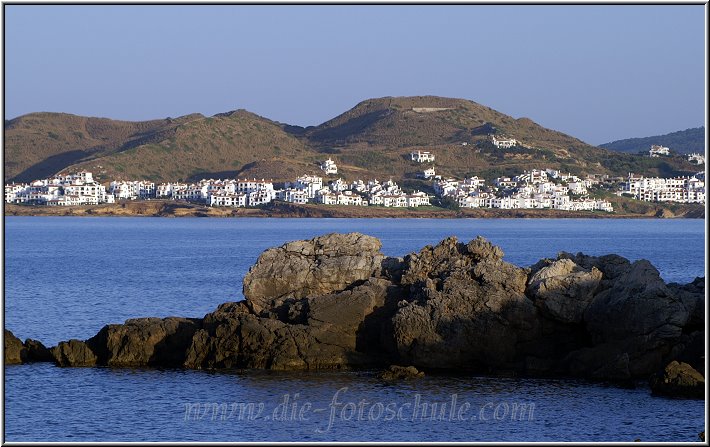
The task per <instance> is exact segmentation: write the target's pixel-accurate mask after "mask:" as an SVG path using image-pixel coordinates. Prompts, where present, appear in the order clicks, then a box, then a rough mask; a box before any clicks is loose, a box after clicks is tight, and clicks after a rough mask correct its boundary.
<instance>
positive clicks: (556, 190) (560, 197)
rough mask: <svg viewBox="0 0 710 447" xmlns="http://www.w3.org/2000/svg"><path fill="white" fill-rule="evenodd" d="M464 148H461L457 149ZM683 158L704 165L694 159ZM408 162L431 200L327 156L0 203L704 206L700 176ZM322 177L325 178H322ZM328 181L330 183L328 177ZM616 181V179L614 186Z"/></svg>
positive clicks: (26, 190) (661, 151)
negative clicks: (284, 176) (288, 168)
mask: <svg viewBox="0 0 710 447" xmlns="http://www.w3.org/2000/svg"><path fill="white" fill-rule="evenodd" d="M489 137H490V139H491V142H492V143H493V145H494V146H496V147H498V148H511V147H515V146H523V147H524V146H525V145H524V144H523V143H522V142H520V141H518V140H516V139H512V138H504V137H503V138H499V137H497V136H496V135H489ZM462 144H464V143H462ZM668 154H669V150H668V148H667V147H663V146H658V145H653V146H652V147H651V149H650V150H649V156H650V157H659V156H664V155H668ZM688 159H689V160H692V161H694V162H696V163H698V164H704V161H705V160H704V157H703V156H701V155H700V154H690V155H689V156H688ZM410 160H411V162H413V163H418V164H423V165H424V168H423V169H422V170H421V171H420V172H419V174H418V177H419V178H421V179H424V180H427V181H429V182H430V189H431V191H433V193H434V194H433V195H430V194H427V193H426V192H424V191H419V190H413V191H405V190H403V189H402V188H401V187H400V186H399V185H398V184H397V183H396V182H395V181H393V180H392V179H389V180H387V181H382V182H381V181H380V180H378V179H371V180H367V181H363V180H360V179H357V180H354V181H350V182H348V181H346V180H344V179H343V178H340V177H338V178H332V177H333V176H335V175H337V174H338V166H337V164H336V162H335V161H334V160H332V159H331V158H330V157H329V158H328V159H326V160H323V161H322V162H321V163H320V169H321V171H322V174H320V175H316V174H313V173H310V174H304V175H301V176H299V177H297V178H296V179H295V180H293V181H290V182H285V183H283V184H282V185H278V187H277V186H275V184H274V182H273V181H271V180H266V179H260V180H258V179H256V178H252V179H246V178H245V179H238V178H237V179H217V180H215V179H207V180H200V181H198V182H193V183H183V182H167V183H160V184H157V185H156V184H155V183H154V182H150V181H145V180H114V181H111V182H110V183H108V185H104V184H101V183H99V182H97V181H95V180H94V177H93V174H92V173H91V172H88V171H81V172H78V173H73V174H66V175H56V176H54V177H52V178H46V179H40V180H35V181H33V182H30V183H12V184H6V185H5V202H6V203H14V204H28V205H46V206H71V205H98V204H101V203H115V202H116V201H120V200H151V199H171V200H176V201H186V202H193V203H204V204H206V205H209V206H217V207H258V206H261V205H265V204H268V203H270V202H272V201H282V202H287V203H295V204H306V203H316V204H323V205H344V206H382V207H388V208H389V207H394V208H416V207H420V206H430V205H432V200H433V199H434V200H436V201H437V204H439V205H440V206H447V207H451V206H456V207H461V208H499V209H554V210H562V211H603V212H613V211H614V209H613V206H612V205H611V203H610V202H609V201H608V200H604V199H599V198H592V197H590V194H589V189H590V188H599V187H601V186H605V187H607V188H608V187H609V185H610V184H614V182H615V181H616V182H617V184H620V187H618V189H617V190H616V191H615V194H617V195H620V196H626V197H631V198H634V199H637V200H643V201H648V202H678V203H704V202H705V174H704V172H699V173H697V174H695V175H693V176H684V177H675V178H660V177H643V176H639V175H635V174H633V173H629V174H628V177H627V178H626V179H618V178H616V179H613V178H609V176H607V175H588V176H587V177H586V178H584V179H582V178H580V177H578V176H576V175H572V174H570V173H567V174H565V173H562V172H560V171H559V170H555V169H549V168H546V169H531V170H525V171H523V172H521V173H520V174H518V175H514V176H511V177H507V176H502V177H497V178H495V179H492V181H491V182H489V183H487V180H486V179H484V178H479V177H477V176H473V177H469V178H464V179H456V178H451V177H442V176H441V175H437V174H436V168H435V166H434V162H435V161H436V155H435V154H434V153H432V152H430V151H422V150H417V151H413V152H411V153H410ZM323 175H324V176H326V178H325V180H324V178H323ZM328 176H330V177H331V179H328ZM620 180H621V181H620Z"/></svg>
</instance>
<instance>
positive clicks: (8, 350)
mask: <svg viewBox="0 0 710 447" xmlns="http://www.w3.org/2000/svg"><path fill="white" fill-rule="evenodd" d="M4 337H5V338H4V345H5V364H6V365H17V364H19V363H23V361H22V360H23V350H24V346H22V341H20V339H19V338H17V337H15V334H13V333H12V332H10V331H8V330H7V329H5V336H4Z"/></svg>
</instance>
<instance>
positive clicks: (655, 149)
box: [648, 144, 670, 157]
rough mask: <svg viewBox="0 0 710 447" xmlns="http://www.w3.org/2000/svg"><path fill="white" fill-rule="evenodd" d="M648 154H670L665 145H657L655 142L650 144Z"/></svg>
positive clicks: (655, 155) (652, 155)
mask: <svg viewBox="0 0 710 447" xmlns="http://www.w3.org/2000/svg"><path fill="white" fill-rule="evenodd" d="M648 155H649V156H650V157H660V156H661V155H670V149H669V148H667V147H665V146H659V145H657V144H653V145H651V149H649V150H648Z"/></svg>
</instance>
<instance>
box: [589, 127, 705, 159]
mask: <svg viewBox="0 0 710 447" xmlns="http://www.w3.org/2000/svg"><path fill="white" fill-rule="evenodd" d="M653 144H657V145H660V146H666V147H668V148H670V149H671V151H675V152H677V153H680V154H691V153H694V152H695V153H701V154H702V153H704V152H705V126H700V127H691V128H688V129H685V130H678V131H675V132H670V133H667V134H663V135H655V136H651V137H634V138H625V139H622V140H616V141H612V142H610V143H604V144H600V145H599V147H604V148H607V149H611V150H614V151H618V152H625V153H637V152H648V150H649V149H650V147H651V145H653Z"/></svg>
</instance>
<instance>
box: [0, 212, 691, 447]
mask: <svg viewBox="0 0 710 447" xmlns="http://www.w3.org/2000/svg"><path fill="white" fill-rule="evenodd" d="M704 226H705V222H704V220H701V219H672V220H667V219H312V218H309V219H290V218H273V219H271V218H224V219H221V218H151V217H64V216H62V217H19V216H8V217H5V219H4V324H5V328H7V329H10V330H11V331H12V332H13V333H14V334H15V335H16V336H18V337H19V338H21V339H23V340H24V339H25V338H33V339H36V340H40V341H41V342H43V343H44V344H45V345H47V346H53V345H55V344H56V343H57V342H59V341H61V340H68V339H72V338H77V339H87V338H89V337H91V336H93V335H94V334H95V333H96V332H98V331H99V329H101V327H102V326H103V325H105V324H108V323H121V322H123V321H125V320H126V319H128V318H135V317H143V316H157V317H165V316H187V317H202V316H204V315H205V314H206V313H208V312H211V311H213V310H214V309H215V308H216V307H217V305H219V304H220V303H223V302H225V301H239V300H242V299H243V295H242V292H241V282H242V278H243V277H244V275H245V274H246V272H247V271H248V270H249V267H250V266H251V265H253V264H254V262H255V261H256V259H257V258H258V256H259V254H260V253H261V252H263V251H264V250H265V249H267V248H270V247H274V246H278V245H281V244H282V243H284V242H287V241H292V240H297V239H310V238H312V237H315V236H318V235H322V234H326V233H331V232H351V231H357V232H361V233H365V234H369V235H372V236H375V237H377V238H379V239H380V240H381V241H382V251H383V253H385V254H386V255H389V256H403V255H406V254H407V253H410V252H413V251H418V250H419V249H421V248H422V247H424V246H425V245H434V244H436V243H438V242H439V241H440V240H442V239H444V238H445V237H448V236H456V237H458V238H459V240H461V241H469V240H471V239H474V238H475V237H477V236H479V235H480V236H483V237H485V238H486V239H488V240H490V241H491V242H493V243H494V244H496V245H498V246H500V247H501V248H502V249H503V251H504V253H505V256H504V259H505V260H506V261H508V262H511V263H513V264H515V265H518V266H524V267H525V266H530V265H532V264H534V263H535V262H537V261H538V260H539V259H541V258H554V257H555V256H557V254H558V253H559V252H561V251H566V252H571V253H577V252H583V253H585V254H590V255H603V254H608V253H616V254H619V255H622V256H624V257H627V258H629V259H630V260H638V259H648V260H649V261H651V263H652V264H653V265H654V266H655V267H656V268H657V269H658V270H659V272H660V274H661V276H662V277H663V279H664V280H666V281H669V282H679V283H686V282H690V281H692V280H693V279H694V278H695V277H698V276H705V229H704ZM376 373H377V371H338V372H297V373H294V372H274V371H261V370H233V371H193V370H182V369H150V368H133V369H118V368H60V367H56V366H54V365H52V364H49V363H36V364H28V365H7V366H5V369H4V375H5V378H4V436H5V438H4V440H5V441H6V442H19V441H34V442H47V441H63V442H71V441H77V442H78V441H110V442H131V441H137V442H148V441H171V442H179V441H191V442H194V441H205V442H209V441H214V442H257V441H297V442H300V441H313V442H317V441H368V442H377V441H392V442H404V441H410V442H427V441H431V442H444V441H462V442H486V441H489V442H494V441H514V442H524V441H574V442H583V441H592V442H594V441H597V442H598V441H610V442H625V441H634V440H636V439H640V440H641V441H668V442H683V441H698V440H699V439H698V433H699V432H701V431H704V430H705V425H704V424H705V422H704V421H705V402H704V401H699V400H685V399H670V398H662V397H654V396H651V394H650V391H649V389H648V387H647V386H646V385H645V384H644V383H639V384H638V386H636V387H635V388H621V387H618V386H615V385H614V384H607V383H595V382H587V381H583V380H560V379H530V378H518V377H486V376H470V375H430V376H426V377H424V378H422V379H418V380H413V381H402V382H397V383H384V382H382V381H381V380H378V379H377V377H376Z"/></svg>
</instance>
